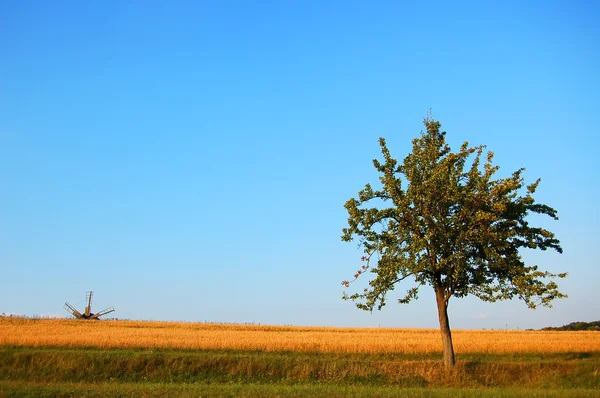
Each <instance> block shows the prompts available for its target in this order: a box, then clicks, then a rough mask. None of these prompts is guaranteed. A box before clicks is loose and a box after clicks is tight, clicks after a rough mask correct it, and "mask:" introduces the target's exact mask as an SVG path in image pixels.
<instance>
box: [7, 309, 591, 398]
mask: <svg viewBox="0 0 600 398" xmlns="http://www.w3.org/2000/svg"><path fill="white" fill-rule="evenodd" d="M453 338H454V343H455V350H456V354H457V365H456V367H455V369H453V370H451V371H447V370H446V369H444V367H443V365H442V363H441V353H440V351H441V341H440V335H439V331H438V330H435V329H385V328H383V329H379V328H377V329H367V328H325V327H291V326H263V325H222V324H204V323H175V322H141V321H81V320H63V319H25V318H14V317H1V318H0V397H2V396H3V395H4V396H40V395H43V396H90V397H91V396H140V395H145V396H399V395H404V396H515V395H517V396H518V395H522V396H531V395H532V394H533V395H537V396H600V390H599V388H600V375H599V369H600V333H598V332H539V331H497V330H487V331H486V330H478V331H473V330H456V331H454V332H453ZM423 394H425V395H423ZM506 394H509V395H506Z"/></svg>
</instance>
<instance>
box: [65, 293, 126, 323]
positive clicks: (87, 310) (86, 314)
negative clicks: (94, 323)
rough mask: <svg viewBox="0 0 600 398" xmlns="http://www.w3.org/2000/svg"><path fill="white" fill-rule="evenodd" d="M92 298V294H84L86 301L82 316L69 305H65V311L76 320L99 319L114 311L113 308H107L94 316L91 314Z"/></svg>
mask: <svg viewBox="0 0 600 398" xmlns="http://www.w3.org/2000/svg"><path fill="white" fill-rule="evenodd" d="M93 296H94V292H87V293H86V294H85V300H86V301H87V307H85V310H83V314H82V313H81V312H79V311H77V310H76V309H75V307H73V306H72V305H71V304H69V303H65V306H64V307H65V310H67V311H68V312H70V313H71V314H72V315H73V316H74V317H75V318H77V319H100V317H101V316H102V315H106V314H108V313H110V312H113V311H114V310H115V309H114V308H113V307H108V308H107V309H105V310H102V311H100V312H98V313H96V314H93V313H92V297H93Z"/></svg>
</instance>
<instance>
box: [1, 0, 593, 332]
mask: <svg viewBox="0 0 600 398" xmlns="http://www.w3.org/2000/svg"><path fill="white" fill-rule="evenodd" d="M599 17H600V12H599V6H598V3H596V2H592V1H590V2H582V1H563V2H555V1H540V2H521V1H514V2H481V1H473V2H451V3H448V2H426V3H422V2H414V3H409V2H399V1H390V2H383V1H382V2H365V1H361V2H354V1H330V2H324V1H312V2H311V1H270V2H269V1H267V2H261V1H259V2H229V1H208V0H207V1H190V2H184V1H178V2H164V1H163V2H158V1H157V2H151V1H139V2H136V1H112V2H83V3H82V2H78V1H72V2H67V1H52V2H50V1H48V2H38V1H16V0H15V1H3V2H2V3H1V4H0V57H1V58H0V214H1V220H2V221H1V222H0V267H1V277H0V278H1V279H0V313H1V312H5V313H16V314H25V315H34V314H37V315H41V316H54V315H59V316H66V315H68V314H67V313H66V312H65V311H64V310H63V308H62V305H63V303H64V302H65V301H70V302H71V303H73V304H74V303H79V302H80V301H82V300H83V299H84V297H85V292H86V291H87V290H94V291H95V292H96V300H97V305H98V306H109V305H113V306H115V307H116V308H117V312H116V313H115V314H114V315H115V316H116V317H119V318H130V319H157V320H185V321H216V322H255V323H269V324H295V325H348V326H376V325H381V326H400V327H437V314H436V308H435V304H434V298H433V293H432V291H430V289H427V288H425V289H423V290H422V292H421V298H420V300H419V301H417V302H415V303H414V304H411V305H409V306H401V305H398V304H395V303H393V302H391V303H390V304H389V305H388V306H387V307H385V308H384V310H383V311H382V312H380V313H378V312H375V313H373V314H370V313H366V312H363V311H359V310H357V309H355V308H354V306H353V305H352V303H350V302H344V301H342V300H341V295H342V291H343V288H342V286H341V284H340V282H341V281H342V280H344V279H349V278H351V277H352V275H353V273H354V272H355V270H356V269H357V267H358V266H359V265H360V261H359V259H360V256H361V255H362V253H361V251H360V250H358V249H357V247H356V245H354V244H347V243H343V242H341V240H340V235H341V229H342V228H343V227H344V226H345V225H346V219H347V215H346V212H345V209H344V208H343V204H344V202H345V201H346V200H347V199H349V198H350V197H352V196H355V195H356V193H357V192H358V190H360V189H361V188H362V187H363V186H364V184H365V183H367V182H371V183H375V182H376V181H377V174H376V173H375V171H374V169H373V167H372V164H371V160H372V159H373V158H374V157H377V156H378V155H379V152H378V151H379V148H378V144H377V139H378V137H380V136H383V137H386V138H387V140H388V144H389V146H390V149H391V150H392V154H394V155H395V156H396V157H398V158H403V157H404V156H405V155H406V154H407V153H408V152H409V151H410V149H411V139H412V138H414V137H415V136H417V135H418V134H419V132H420V130H421V128H422V119H423V117H424V116H425V115H426V112H427V111H428V110H429V109H430V108H432V109H433V115H434V117H435V118H437V119H438V120H440V121H441V122H442V124H443V128H444V129H445V130H446V131H448V139H449V141H450V142H451V143H452V145H453V146H454V147H455V148H457V147H458V145H459V144H460V143H461V142H462V141H464V140H468V141H469V142H470V143H472V144H486V145H488V148H489V149H491V150H492V151H494V152H495V153H496V155H497V156H496V161H497V164H499V165H500V166H501V172H500V176H501V175H502V173H506V174H508V173H510V172H512V171H513V170H515V169H517V168H519V167H526V168H527V173H526V177H527V178H528V179H529V181H533V180H534V179H536V178H538V177H541V178H542V184H541V186H540V188H539V190H538V195H537V199H538V200H539V201H541V202H543V203H547V204H549V205H551V206H553V207H555V208H557V209H558V211H559V216H560V221H558V222H554V221H552V220H550V219H547V220H546V219H541V220H538V221H539V222H540V223H542V225H544V226H546V227H549V228H550V229H551V230H553V231H555V232H556V233H557V235H558V238H559V239H561V241H562V244H563V248H564V251H565V252H564V254H563V255H559V254H556V253H550V252H548V253H541V252H540V253H524V255H525V257H526V258H527V259H528V260H529V261H530V262H535V263H538V264H539V265H540V266H541V267H542V268H543V269H547V270H551V271H568V272H569V273H570V275H569V277H568V279H566V280H563V281H562V282H561V283H560V286H561V288H562V290H563V291H564V292H566V293H567V294H569V296H570V298H569V299H567V300H562V301H559V302H556V305H555V308H554V309H552V310H547V309H542V310H537V311H531V310H528V309H527V308H526V306H525V305H524V304H523V303H521V302H518V301H515V302H508V303H501V304H484V303H481V302H479V301H477V300H475V299H463V300H457V299H455V300H453V301H451V303H450V316H451V325H452V327H454V328H504V327H509V328H538V327H542V326H546V325H550V324H552V325H560V324H564V323H568V322H572V321H577V320H586V321H591V320H596V319H599V318H600V311H599V310H600V306H599V304H598V303H600V289H598V280H599V279H600V268H599V265H600V264H599V261H598V260H599V256H598V242H599V241H600V234H599V232H598V225H599V224H600V219H599V216H598V203H599V202H598V194H599V193H600V184H599V177H598V170H599V166H600V165H599V161H598V154H597V152H598V144H599V141H600V140H599V138H598V137H599V133H600V129H599V127H598V122H597V120H596V119H597V118H598V109H599V106H600V94H599V93H600V80H599V73H598V71H599V70H600V44H599V39H600V28H599V25H598V19H599ZM79 306H80V307H82V306H83V305H82V304H80V305H79ZM98 309H99V308H98Z"/></svg>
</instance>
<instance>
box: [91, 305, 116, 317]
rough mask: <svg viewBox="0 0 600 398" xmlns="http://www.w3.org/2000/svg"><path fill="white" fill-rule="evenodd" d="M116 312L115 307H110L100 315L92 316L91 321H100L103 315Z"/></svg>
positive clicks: (99, 313)
mask: <svg viewBox="0 0 600 398" xmlns="http://www.w3.org/2000/svg"><path fill="white" fill-rule="evenodd" d="M114 310H115V309H114V308H113V307H108V308H107V309H104V310H102V311H100V312H98V313H96V314H92V315H91V316H90V319H98V318H100V317H101V316H102V315H106V314H109V313H111V312H113V311H114Z"/></svg>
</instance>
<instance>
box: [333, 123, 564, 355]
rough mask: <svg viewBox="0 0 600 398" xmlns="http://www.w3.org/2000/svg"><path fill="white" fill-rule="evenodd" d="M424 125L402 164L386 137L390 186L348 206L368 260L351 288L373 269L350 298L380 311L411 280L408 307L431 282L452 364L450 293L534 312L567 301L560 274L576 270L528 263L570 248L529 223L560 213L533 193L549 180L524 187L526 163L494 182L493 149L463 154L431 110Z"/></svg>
mask: <svg viewBox="0 0 600 398" xmlns="http://www.w3.org/2000/svg"><path fill="white" fill-rule="evenodd" d="M424 124H425V127H426V131H425V132H422V133H421V137H420V138H416V139H414V140H413V150H412V153H410V154H409V155H408V156H407V157H406V158H404V162H403V163H401V164H399V163H398V161H397V160H396V159H394V158H393V157H392V155H391V154H390V151H389V149H388V148H387V145H386V142H385V139H383V138H380V139H379V145H380V146H381V153H382V154H383V162H381V161H379V160H377V159H375V160H373V165H374V166H375V168H376V169H377V171H378V172H379V173H380V174H381V175H380V177H379V180H380V181H381V188H380V189H374V188H372V187H371V185H370V184H367V185H366V186H365V188H364V189H363V190H361V191H360V192H359V193H358V198H357V199H355V198H352V199H350V200H348V201H347V202H346V204H345V205H344V207H345V208H346V209H347V210H348V215H349V217H348V227H347V228H344V229H343V235H342V240H343V241H346V242H350V241H352V240H353V239H354V238H355V237H357V238H358V241H359V244H360V246H362V248H363V249H364V256H362V258H361V260H362V261H363V263H364V264H363V265H362V267H361V268H360V269H359V270H358V271H357V272H356V274H355V275H354V280H352V281H343V282H342V284H343V285H344V286H345V287H349V286H350V284H351V283H352V282H354V281H355V280H356V279H357V278H359V277H360V276H361V275H362V274H363V273H365V272H367V271H370V272H371V273H372V274H374V275H373V278H372V279H371V280H370V281H369V284H368V287H367V288H365V289H364V290H363V291H362V293H355V294H351V295H348V294H347V293H344V299H345V300H353V301H354V302H355V303H356V306H357V307H358V308H360V309H363V310H367V311H372V310H373V308H375V307H377V309H378V310H380V309H381V308H382V307H383V306H384V305H385V304H386V295H387V294H388V293H389V292H390V291H392V290H394V289H395V288H396V287H397V285H398V284H400V282H402V281H405V280H408V281H413V282H414V283H413V285H412V287H410V288H409V289H408V290H407V292H406V294H405V295H403V296H402V297H400V298H399V299H398V302H399V303H401V304H405V303H408V302H410V301H411V300H413V299H416V298H417V297H418V291H419V288H420V287H421V286H423V285H430V286H432V287H433V290H434V291H435V297H436V302H437V309H438V315H439V322H440V331H441V336H442V345H443V350H444V364H445V365H446V366H447V367H451V366H453V365H454V364H455V358H454V348H453V345H452V334H451V332H450V323H449V321H448V303H449V301H450V298H451V297H453V296H454V297H465V296H467V295H469V294H471V295H474V296H476V297H479V298H480V299H481V300H484V301H489V302H494V301H497V300H506V299H512V298H513V297H518V298H520V299H522V300H523V301H525V303H526V304H527V306H528V307H530V308H533V309H535V308H536V307H537V306H540V305H541V306H548V307H551V301H552V300H553V299H556V298H563V297H566V295H565V294H562V293H560V292H559V291H558V285H557V284H556V283H555V282H554V281H552V280H551V279H552V278H555V277H558V278H564V277H565V276H566V275H567V274H566V273H560V274H552V273H550V272H544V271H540V270H538V266H537V265H526V264H525V263H524V261H523V258H522V257H521V255H520V253H519V249H521V248H529V249H541V250H546V249H554V250H556V251H557V252H559V253H562V248H561V247H560V242H559V241H558V239H556V238H555V237H554V234H553V233H552V232H550V231H548V230H546V229H544V228H538V227H534V226H531V225H530V224H529V223H528V222H527V220H526V216H527V215H528V214H530V213H538V214H546V215H548V216H550V217H552V218H553V219H555V220H557V219H558V217H557V215H556V210H554V209H553V208H551V207H549V206H547V205H544V204H540V203H536V202H535V200H534V198H533V194H534V192H535V190H536V188H537V186H538V184H539V182H540V180H539V179H538V180H537V181H535V182H534V183H533V184H530V185H527V186H526V187H525V185H524V179H523V177H522V173H523V171H524V169H519V170H517V171H515V172H514V173H513V174H512V176H510V177H507V178H497V179H494V178H493V177H494V174H495V173H496V171H498V166H494V165H492V158H493V156H494V154H493V153H492V152H487V154H486V158H485V159H486V160H485V162H484V164H483V166H482V165H481V163H482V154H483V152H484V149H485V147H484V146H476V147H469V144H468V143H467V142H465V143H463V145H462V146H461V147H460V150H459V151H458V152H451V150H450V146H449V145H448V144H447V143H446V139H445V135H446V133H445V132H440V126H441V124H440V123H439V122H438V121H435V120H432V119H431V118H430V117H429V116H428V117H427V118H425V120H424ZM467 163H470V167H469V166H467ZM466 166H467V167H466ZM524 187H525V188H526V189H524ZM367 204H369V205H371V206H373V207H367Z"/></svg>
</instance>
